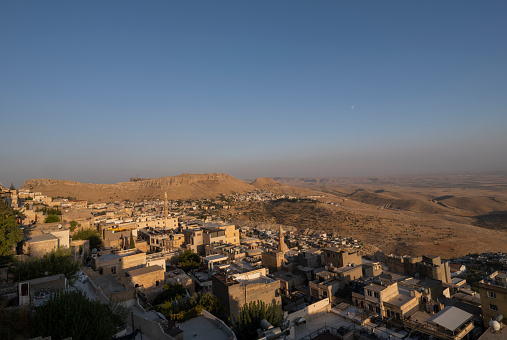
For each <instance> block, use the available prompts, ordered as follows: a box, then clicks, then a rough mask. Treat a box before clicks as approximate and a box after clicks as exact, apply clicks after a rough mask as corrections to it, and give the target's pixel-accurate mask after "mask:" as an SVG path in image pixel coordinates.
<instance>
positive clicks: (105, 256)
mask: <svg viewBox="0 0 507 340" xmlns="http://www.w3.org/2000/svg"><path fill="white" fill-rule="evenodd" d="M136 254H138V253H137V252H136V251H132V252H128V253H120V254H117V253H115V254H111V253H109V254H102V255H100V256H99V257H98V260H99V261H109V260H114V259H119V258H121V257H125V256H130V255H136Z"/></svg>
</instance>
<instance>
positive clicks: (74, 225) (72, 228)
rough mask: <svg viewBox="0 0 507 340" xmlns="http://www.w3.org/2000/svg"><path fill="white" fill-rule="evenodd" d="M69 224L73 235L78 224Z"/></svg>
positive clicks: (71, 222) (74, 222) (73, 222)
mask: <svg viewBox="0 0 507 340" xmlns="http://www.w3.org/2000/svg"><path fill="white" fill-rule="evenodd" d="M69 224H70V227H69V230H70V232H71V233H73V232H74V230H76V228H77V222H76V221H74V220H72V221H70V222H69Z"/></svg>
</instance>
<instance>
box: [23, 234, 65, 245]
mask: <svg viewBox="0 0 507 340" xmlns="http://www.w3.org/2000/svg"><path fill="white" fill-rule="evenodd" d="M51 240H58V237H56V236H55V235H53V234H41V235H38V236H34V237H31V238H30V239H29V240H28V241H29V242H30V243H36V242H44V241H51Z"/></svg>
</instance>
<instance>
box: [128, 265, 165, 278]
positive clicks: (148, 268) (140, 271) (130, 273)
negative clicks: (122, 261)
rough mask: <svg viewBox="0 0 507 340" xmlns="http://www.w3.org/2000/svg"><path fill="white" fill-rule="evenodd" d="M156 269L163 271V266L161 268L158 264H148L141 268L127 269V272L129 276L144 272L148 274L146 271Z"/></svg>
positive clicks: (149, 271)
mask: <svg viewBox="0 0 507 340" xmlns="http://www.w3.org/2000/svg"><path fill="white" fill-rule="evenodd" d="M156 271H164V268H162V267H161V266H159V265H155V266H149V267H143V268H138V269H134V270H129V271H128V274H129V275H130V276H137V275H144V274H148V273H153V272H156Z"/></svg>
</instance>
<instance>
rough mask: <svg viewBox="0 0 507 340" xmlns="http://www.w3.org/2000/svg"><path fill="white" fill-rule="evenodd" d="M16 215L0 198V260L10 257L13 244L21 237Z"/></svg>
mask: <svg viewBox="0 0 507 340" xmlns="http://www.w3.org/2000/svg"><path fill="white" fill-rule="evenodd" d="M17 217H18V214H17V213H16V212H15V211H14V210H13V209H11V208H8V207H7V206H6V205H5V203H4V201H3V200H1V199H0V260H7V258H10V257H11V256H12V255H13V253H14V252H13V248H14V246H16V244H17V243H18V242H20V241H21V240H22V239H23V233H22V231H21V229H19V226H18V223H17V220H16V219H17ZM0 262H2V261H0Z"/></svg>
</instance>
